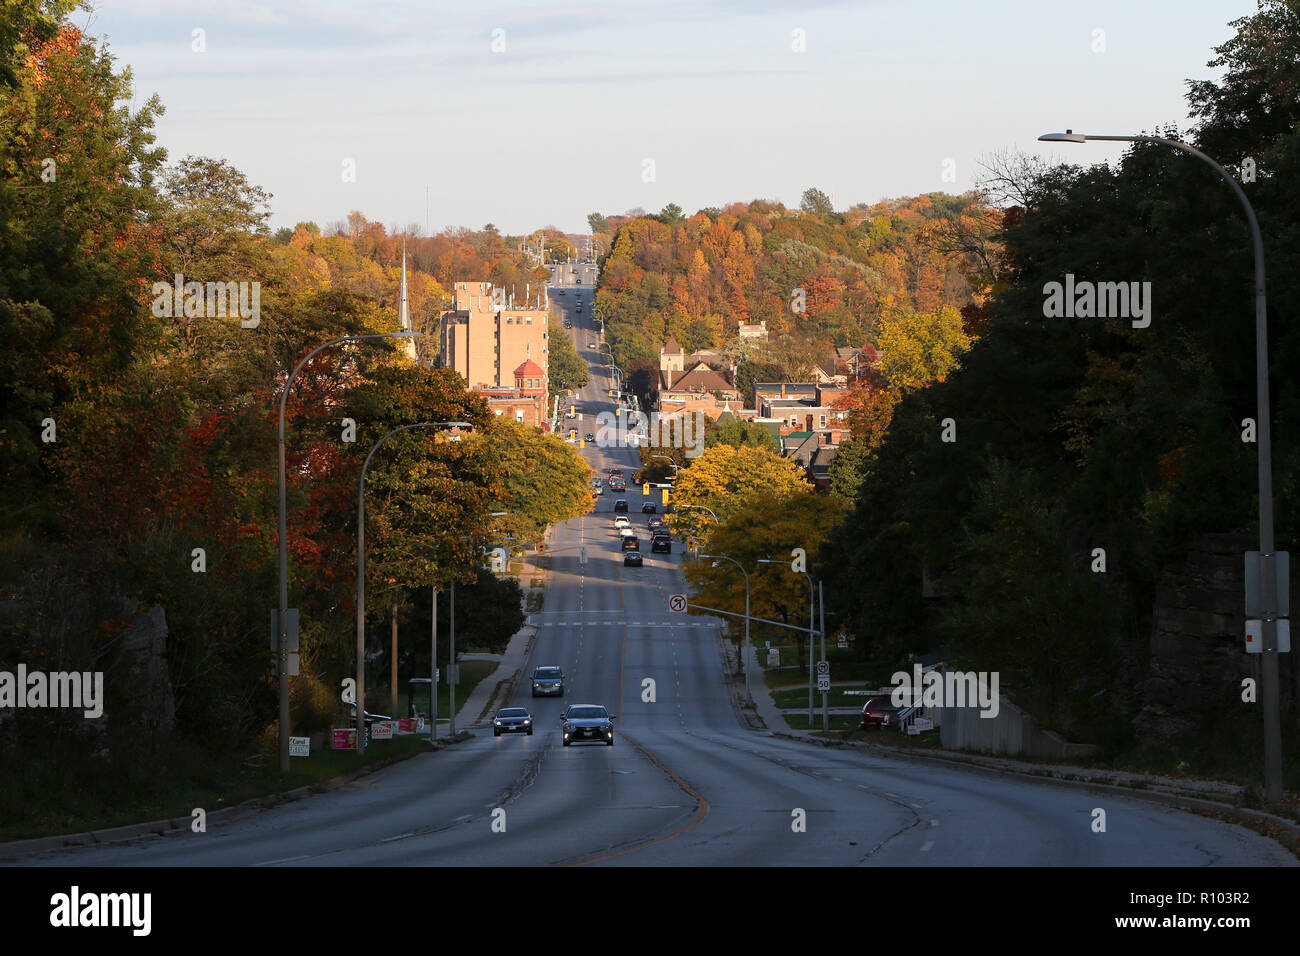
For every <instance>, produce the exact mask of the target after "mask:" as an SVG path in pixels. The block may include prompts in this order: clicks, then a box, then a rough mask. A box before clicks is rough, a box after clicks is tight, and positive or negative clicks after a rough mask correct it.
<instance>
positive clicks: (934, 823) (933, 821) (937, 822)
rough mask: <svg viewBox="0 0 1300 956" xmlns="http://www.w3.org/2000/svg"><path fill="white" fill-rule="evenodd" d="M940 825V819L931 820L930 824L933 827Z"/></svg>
mask: <svg viewBox="0 0 1300 956" xmlns="http://www.w3.org/2000/svg"><path fill="white" fill-rule="evenodd" d="M938 825H939V821H938V820H931V821H930V826H932V827H937V826H938Z"/></svg>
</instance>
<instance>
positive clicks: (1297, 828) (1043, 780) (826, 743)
mask: <svg viewBox="0 0 1300 956" xmlns="http://www.w3.org/2000/svg"><path fill="white" fill-rule="evenodd" d="M772 736H774V737H781V738H784V739H786V740H799V741H803V742H805V743H811V744H814V745H816V746H819V747H852V748H854V749H862V750H867V751H870V752H871V753H873V754H878V755H881V756H898V757H900V758H905V759H911V760H919V761H921V762H924V763H932V764H933V763H938V764H942V765H943V766H945V767H950V768H953V769H957V770H963V771H966V772H967V773H978V774H984V775H986V776H993V777H1014V778H1015V779H1017V780H1023V781H1027V782H1030V783H1040V784H1044V785H1046V786H1062V787H1072V788H1074V789H1077V790H1085V791H1088V792H1091V793H1101V794H1107V795H1110V796H1120V797H1131V798H1133V799H1136V800H1144V801H1146V802H1147V803H1159V804H1162V805H1164V806H1167V807H1172V808H1174V809H1176V810H1186V811H1188V812H1196V811H1201V812H1206V813H1219V814H1222V815H1225V816H1228V817H1231V818H1232V819H1233V821H1234V822H1236V823H1240V824H1243V825H1247V826H1249V825H1250V824H1266V823H1267V824H1272V825H1273V826H1277V827H1281V828H1282V829H1283V830H1285V831H1286V832H1287V834H1288V835H1289V836H1291V837H1292V838H1293V839H1295V840H1297V841H1300V824H1297V823H1295V822H1294V821H1292V820H1288V819H1287V818H1286V817H1279V816H1277V815H1276V814H1273V813H1268V812H1267V811H1265V810H1252V809H1250V808H1248V807H1241V806H1237V805H1236V804H1233V803H1222V802H1220V801H1218V800H1207V799H1205V798H1204V797H1191V796H1186V795H1183V794H1177V793H1165V792H1163V791H1159V790H1145V789H1141V788H1137V787H1123V786H1118V785H1116V784H1110V783H1098V782H1096V781H1091V780H1071V779H1068V778H1065V777H1057V776H1053V775H1052V774H1050V773H1041V774H1040V773H1026V772H1024V771H1022V770H1010V769H1005V768H1000V767H990V766H987V765H980V764H972V763H970V762H969V761H966V760H963V759H960V758H954V757H947V756H943V755H940V754H933V753H924V754H923V753H914V752H911V751H907V750H901V749H895V748H892V747H880V746H877V745H874V744H866V743H857V742H855V741H847V740H825V739H822V738H819V737H813V736H811V735H808V736H800V735H797V734H791V733H786V732H782V731H772ZM1251 829H1254V827H1251ZM1255 832H1259V831H1258V830H1256V831H1255ZM1271 839H1273V840H1274V841H1275V842H1278V843H1279V844H1280V845H1281V846H1283V847H1284V848H1285V849H1287V850H1288V851H1290V852H1291V853H1295V852H1296V849H1295V848H1294V847H1289V846H1287V845H1286V844H1284V843H1281V841H1278V840H1277V838H1276V837H1271Z"/></svg>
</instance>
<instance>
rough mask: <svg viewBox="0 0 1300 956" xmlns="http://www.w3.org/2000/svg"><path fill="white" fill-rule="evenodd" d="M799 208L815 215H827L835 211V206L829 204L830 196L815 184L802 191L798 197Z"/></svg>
mask: <svg viewBox="0 0 1300 956" xmlns="http://www.w3.org/2000/svg"><path fill="white" fill-rule="evenodd" d="M799 208H800V209H802V210H803V211H804V212H807V213H812V214H813V215H815V216H829V215H830V214H831V213H833V212H835V207H834V206H832V205H831V197H830V196H827V195H826V194H825V193H824V192H822V191H821V190H820V189H818V188H817V187H816V186H810V187H809V188H808V189H805V190H804V191H803V195H802V196H801V197H800V198H799Z"/></svg>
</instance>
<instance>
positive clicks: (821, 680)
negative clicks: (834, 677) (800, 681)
mask: <svg viewBox="0 0 1300 956" xmlns="http://www.w3.org/2000/svg"><path fill="white" fill-rule="evenodd" d="M830 689H831V679H830V677H829V676H827V675H826V674H821V675H819V676H818V678H817V690H818V692H819V693H822V694H826V693H829V692H830Z"/></svg>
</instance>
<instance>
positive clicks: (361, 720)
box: [356, 422, 474, 753]
mask: <svg viewBox="0 0 1300 956" xmlns="http://www.w3.org/2000/svg"><path fill="white" fill-rule="evenodd" d="M473 427H474V426H473V425H472V424H470V423H469V422H418V423H416V424H414V425H400V426H398V427H397V428H394V429H393V430H392V431H390V432H389V433H388V434H387V435H385V436H384V437H383V438H381V439H379V441H377V442H375V444H374V447H373V448H371V449H370V454H368V455H366V460H365V463H364V464H362V466H361V478H360V480H359V481H358V482H357V692H356V699H357V700H356V708H357V753H364V752H365V749H366V735H365V709H366V693H365V688H366V471H367V469H369V468H370V459H372V458H373V457H375V452H377V451H379V446H380V445H382V444H383V443H384V442H386V441H388V439H390V438H392V437H393V436H394V435H396V434H397V433H398V432H405V431H410V430H411V429H413V428H460V429H469V428H473ZM455 593H456V592H455V591H454V590H453V591H452V595H453V597H452V602H453V603H452V612H453V613H455V607H456V605H455V600H456V598H455V597H454V595H455ZM455 633H456V631H455V625H453V626H452V635H453V637H452V640H453V641H454V640H455ZM453 646H454V645H453ZM453 673H454V671H453ZM434 690H435V692H436V691H437V688H436V687H435V688H434ZM435 699H436V698H435ZM433 718H434V723H435V724H436V723H437V714H436V713H435V714H434V715H433ZM454 719H455V718H454V717H453V720H454ZM453 733H454V731H453Z"/></svg>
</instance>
